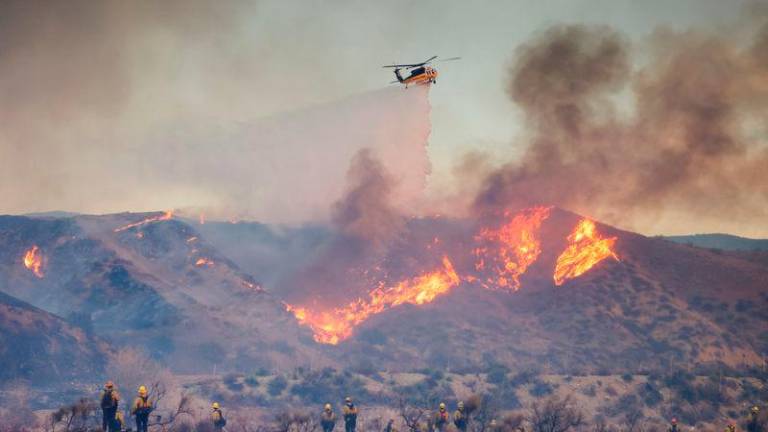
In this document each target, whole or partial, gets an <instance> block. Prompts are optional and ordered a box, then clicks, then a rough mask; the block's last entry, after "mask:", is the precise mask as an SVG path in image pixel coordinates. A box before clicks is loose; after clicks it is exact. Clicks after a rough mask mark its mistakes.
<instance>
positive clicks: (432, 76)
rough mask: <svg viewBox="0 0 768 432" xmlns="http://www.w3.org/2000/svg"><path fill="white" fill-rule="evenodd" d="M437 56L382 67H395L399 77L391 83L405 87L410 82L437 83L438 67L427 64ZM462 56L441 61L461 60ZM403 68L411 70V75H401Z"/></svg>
mask: <svg viewBox="0 0 768 432" xmlns="http://www.w3.org/2000/svg"><path fill="white" fill-rule="evenodd" d="M436 58H437V56H432V58H430V59H428V60H426V61H423V62H421V63H414V64H393V65H386V66H382V67H384V68H395V76H396V77H397V81H392V82H391V83H390V84H394V83H400V84H404V85H405V88H408V85H409V84H435V83H437V69H435V68H433V67H432V66H427V65H428V64H430V63H432V61H433V60H435V59H436ZM460 58H461V57H451V58H447V59H442V60H439V61H441V62H445V61H451V60H459V59H460ZM401 69H405V70H408V71H410V75H408V76H407V77H403V76H402V75H400V70H401Z"/></svg>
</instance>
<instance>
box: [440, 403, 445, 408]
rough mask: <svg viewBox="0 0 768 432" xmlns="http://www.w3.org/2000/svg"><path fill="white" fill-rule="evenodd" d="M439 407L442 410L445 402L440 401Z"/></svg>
mask: <svg viewBox="0 0 768 432" xmlns="http://www.w3.org/2000/svg"><path fill="white" fill-rule="evenodd" d="M440 409H441V410H444V409H445V403H443V402H440Z"/></svg>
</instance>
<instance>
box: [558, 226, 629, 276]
mask: <svg viewBox="0 0 768 432" xmlns="http://www.w3.org/2000/svg"><path fill="white" fill-rule="evenodd" d="M615 243H616V237H611V238H602V237H600V234H598V233H597V230H596V229H595V223H594V222H592V221H591V220H589V219H582V220H581V221H579V223H578V224H577V225H576V228H574V230H573V232H571V234H570V235H568V247H567V248H566V249H565V250H564V251H563V253H561V254H560V256H559V257H557V263H556V265H555V273H554V280H555V285H562V284H563V283H564V282H565V281H566V280H568V279H572V278H575V277H578V276H580V275H582V274H584V273H586V272H587V271H589V269H591V268H592V267H594V266H595V265H596V264H597V263H599V262H600V261H602V260H604V259H606V258H608V257H613V259H615V260H617V261H618V260H619V257H618V256H617V255H616V252H614V250H613V246H614V244H615Z"/></svg>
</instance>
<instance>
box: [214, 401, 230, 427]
mask: <svg viewBox="0 0 768 432" xmlns="http://www.w3.org/2000/svg"><path fill="white" fill-rule="evenodd" d="M211 423H213V428H214V429H215V430H217V431H222V430H224V426H226V425H227V419H225V418H224V413H223V412H221V406H220V405H219V403H218V402H214V403H213V405H211Z"/></svg>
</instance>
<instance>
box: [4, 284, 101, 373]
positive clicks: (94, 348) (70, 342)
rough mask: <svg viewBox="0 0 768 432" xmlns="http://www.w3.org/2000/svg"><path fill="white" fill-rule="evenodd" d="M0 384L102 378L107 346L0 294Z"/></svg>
mask: <svg viewBox="0 0 768 432" xmlns="http://www.w3.org/2000/svg"><path fill="white" fill-rule="evenodd" d="M0 329H2V331H1V332H0V359H2V361H0V363H2V365H3V367H2V368H0V383H4V382H6V381H11V380H19V379H20V380H28V381H30V382H32V383H33V384H47V383H50V382H57V381H64V380H83V379H88V380H90V379H93V377H101V376H102V374H103V372H104V362H105V358H106V356H107V354H108V351H109V347H108V345H107V344H106V343H104V342H103V341H101V340H99V339H98V338H96V337H94V336H93V335H91V334H89V333H88V332H86V331H84V330H82V329H80V328H78V327H76V326H74V325H72V324H70V323H67V322H65V321H64V320H62V319H61V318H59V317H56V316H54V315H51V314H49V313H47V312H45V311H42V310H40V309H38V308H35V307H33V306H31V305H29V304H27V303H25V302H22V301H20V300H18V299H15V298H13V297H11V296H8V295H6V294H3V293H0Z"/></svg>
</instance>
